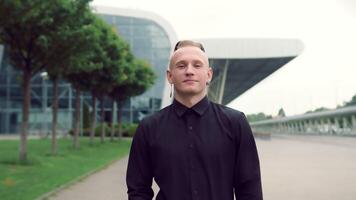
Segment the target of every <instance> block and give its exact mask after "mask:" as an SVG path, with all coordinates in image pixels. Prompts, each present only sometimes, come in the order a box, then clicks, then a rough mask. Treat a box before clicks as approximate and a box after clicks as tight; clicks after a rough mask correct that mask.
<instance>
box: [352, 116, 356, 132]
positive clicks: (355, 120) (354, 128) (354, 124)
mask: <svg viewBox="0 0 356 200" xmlns="http://www.w3.org/2000/svg"><path fill="white" fill-rule="evenodd" d="M351 123H352V126H351V127H352V128H351V134H356V115H352V116H351Z"/></svg>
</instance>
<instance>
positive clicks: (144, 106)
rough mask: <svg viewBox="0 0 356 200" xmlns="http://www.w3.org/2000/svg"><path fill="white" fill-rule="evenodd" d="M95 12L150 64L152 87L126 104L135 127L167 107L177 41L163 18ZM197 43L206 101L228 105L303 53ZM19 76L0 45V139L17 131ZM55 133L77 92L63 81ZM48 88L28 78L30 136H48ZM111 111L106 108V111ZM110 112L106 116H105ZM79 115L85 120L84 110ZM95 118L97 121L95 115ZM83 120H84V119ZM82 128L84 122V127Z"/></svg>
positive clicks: (290, 47)
mask: <svg viewBox="0 0 356 200" xmlns="http://www.w3.org/2000/svg"><path fill="white" fill-rule="evenodd" d="M94 11H95V12H96V13H97V14H98V15H99V16H100V17H102V18H103V19H104V20H105V21H106V22H108V23H109V24H111V25H112V27H113V28H114V29H115V30H116V31H117V32H118V33H119V34H120V35H121V36H122V37H123V38H124V39H126V40H127V41H128V42H129V44H130V46H131V49H132V51H133V54H134V55H135V56H136V57H138V58H141V59H145V60H146V61H148V62H149V63H150V64H151V65H152V67H153V69H154V71H155V73H156V75H157V80H156V83H155V85H154V86H153V87H152V88H151V89H150V90H148V91H147V92H145V93H144V94H143V95H140V96H138V97H134V98H131V99H130V100H129V101H128V102H126V104H125V107H124V111H123V115H124V118H123V120H124V121H127V122H137V121H139V120H140V119H141V118H142V117H143V116H145V115H147V114H150V113H153V112H156V111H158V110H159V109H160V108H162V107H165V106H166V105H168V104H169V103H170V101H171V100H172V99H170V98H169V85H168V83H167V81H166V80H165V74H166V69H167V66H168V59H169V56H170V54H171V51H172V47H173V45H174V44H175V43H176V41H177V36H176V34H175V32H174V30H173V28H172V27H171V26H170V25H169V23H168V22H167V21H165V20H164V19H162V18H161V17H159V16H157V15H155V14H152V13H149V12H145V11H139V10H128V9H119V8H108V7H94ZM199 41H201V42H202V43H203V44H204V46H205V49H206V51H207V54H208V56H209V61H210V64H211V66H213V69H214V78H213V81H212V83H211V85H210V87H209V97H210V98H211V99H212V100H214V101H216V102H220V103H223V104H227V103H229V102H230V101H232V100H233V99H235V98H236V97H238V96H239V95H241V94H242V93H243V92H245V91H246V90H248V89H249V88H251V87H252V86H253V85H255V84H257V83H258V82H259V81H261V80H262V79H264V78H265V77H267V76H268V75H270V74H271V73H273V72H274V71H276V70H277V69H279V68H280V67H282V66H283V65H285V64H286V63H287V62H289V61H290V60H291V59H293V58H295V57H296V56H298V55H299V54H300V53H301V51H302V48H303V47H302V43H301V42H300V41H298V40H282V39H281V40H277V39H204V40H199ZM20 77H21V72H19V71H17V70H15V69H14V68H13V67H12V66H11V65H10V63H9V57H8V53H7V48H6V47H4V46H2V45H0V134H3V133H7V134H12V133H18V132H19V130H20V126H21V115H22V100H23V97H22V93H21V87H20V84H19V81H20ZM59 96H60V99H59V113H58V129H59V132H61V131H62V132H67V131H68V130H69V129H71V127H72V125H73V114H74V109H73V107H74V96H75V91H74V90H73V89H72V88H71V86H70V84H69V83H67V82H65V81H62V82H60V85H59ZM52 98H53V96H52V84H51V82H50V81H49V80H48V79H47V77H46V74H45V73H40V74H37V75H35V76H34V77H33V78H32V88H31V112H30V119H29V121H30V133H42V134H46V133H48V132H49V130H50V126H51V115H52V112H51V104H52ZM81 105H82V108H83V109H82V110H85V108H87V109H89V110H90V109H91V98H90V96H89V94H84V95H83V96H82V98H81ZM105 110H106V111H110V106H109V104H108V105H107V106H106V108H105ZM109 114H110V112H107V115H109ZM83 115H87V113H85V112H84V111H83V112H82V119H83ZM98 117H99V116H98ZM84 118H85V116H84ZM82 124H84V122H82Z"/></svg>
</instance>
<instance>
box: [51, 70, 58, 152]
mask: <svg viewBox="0 0 356 200" xmlns="http://www.w3.org/2000/svg"><path fill="white" fill-rule="evenodd" d="M57 113H58V77H55V78H54V79H53V103H52V149H51V152H52V156H54V155H56V154H57V133H56V131H57Z"/></svg>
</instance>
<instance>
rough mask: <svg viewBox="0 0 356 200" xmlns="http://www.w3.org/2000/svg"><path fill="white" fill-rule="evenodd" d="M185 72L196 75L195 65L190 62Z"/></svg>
mask: <svg viewBox="0 0 356 200" xmlns="http://www.w3.org/2000/svg"><path fill="white" fill-rule="evenodd" d="M185 74H186V75H194V67H193V65H191V64H189V65H188V66H187V68H186V71H185Z"/></svg>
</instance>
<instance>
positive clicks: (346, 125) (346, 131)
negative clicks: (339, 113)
mask: <svg viewBox="0 0 356 200" xmlns="http://www.w3.org/2000/svg"><path fill="white" fill-rule="evenodd" d="M342 129H343V130H342V134H349V123H348V121H347V117H343V118H342Z"/></svg>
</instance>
